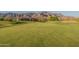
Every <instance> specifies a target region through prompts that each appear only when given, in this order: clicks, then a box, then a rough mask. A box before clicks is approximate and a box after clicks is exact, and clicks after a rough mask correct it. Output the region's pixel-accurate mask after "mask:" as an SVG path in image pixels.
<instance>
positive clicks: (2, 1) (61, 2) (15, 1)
mask: <svg viewBox="0 0 79 59" xmlns="http://www.w3.org/2000/svg"><path fill="white" fill-rule="evenodd" d="M78 5H79V0H0V11H79V8H78ZM62 13H63V14H65V15H74V16H78V15H79V14H78V13H79V12H78V13H77V12H62Z"/></svg>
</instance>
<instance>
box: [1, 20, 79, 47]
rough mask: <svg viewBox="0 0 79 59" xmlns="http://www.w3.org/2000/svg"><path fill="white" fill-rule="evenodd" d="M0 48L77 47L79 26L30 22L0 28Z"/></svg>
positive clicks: (78, 43) (78, 44)
mask: <svg viewBox="0 0 79 59" xmlns="http://www.w3.org/2000/svg"><path fill="white" fill-rule="evenodd" d="M0 46H12V47H13V46H22V47H23V46H26V47H40V46H41V47H62V46H64V47H68V46H70V47H72V46H78V47H79V24H65V23H61V22H53V21H51V22H46V23H41V22H31V23H28V24H21V25H17V26H10V27H5V28H0Z"/></svg>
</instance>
